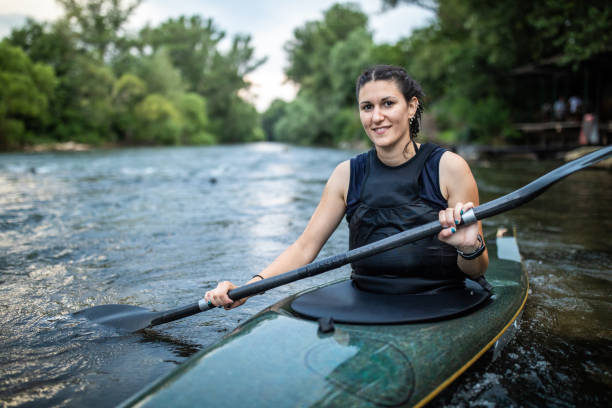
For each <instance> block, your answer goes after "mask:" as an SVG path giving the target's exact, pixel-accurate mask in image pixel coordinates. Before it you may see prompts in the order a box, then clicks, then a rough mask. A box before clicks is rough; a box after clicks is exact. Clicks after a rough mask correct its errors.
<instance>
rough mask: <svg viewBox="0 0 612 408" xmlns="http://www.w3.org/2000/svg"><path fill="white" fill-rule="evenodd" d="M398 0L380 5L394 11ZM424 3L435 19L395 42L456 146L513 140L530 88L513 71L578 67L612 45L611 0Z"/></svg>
mask: <svg viewBox="0 0 612 408" xmlns="http://www.w3.org/2000/svg"><path fill="white" fill-rule="evenodd" d="M400 1H401V0H400ZM400 1H396V0H384V3H385V4H386V5H387V6H390V7H393V6H395V5H396V4H397V3H398V2H400ZM403 3H411V4H417V5H423V3H424V2H423V1H414V0H405V1H403ZM425 3H427V4H425V5H426V6H427V8H429V9H431V10H434V11H435V12H436V17H437V19H436V21H435V22H434V23H433V24H431V25H430V26H428V27H425V28H422V29H420V30H416V31H415V32H414V33H413V34H412V36H411V37H410V38H407V39H404V40H402V41H400V42H398V43H397V44H396V49H397V50H399V49H401V50H402V52H403V53H404V55H405V58H404V59H405V61H406V62H405V64H404V65H405V66H406V67H407V68H408V70H409V71H410V72H411V74H412V75H413V76H414V77H415V78H416V79H418V80H419V81H420V82H421V83H422V85H423V88H424V89H425V91H426V92H427V94H428V99H427V101H428V102H429V104H430V105H431V108H432V111H433V112H434V113H435V115H436V119H437V121H438V126H439V127H440V128H441V129H443V134H444V137H447V138H449V137H452V138H454V140H453V141H458V140H464V141H474V140H475V141H481V142H488V143H490V142H495V141H496V140H498V139H499V138H501V137H504V138H506V139H507V138H512V137H516V132H515V131H514V128H513V126H512V122H513V120H516V119H515V118H514V117H515V116H517V115H519V114H520V109H522V108H523V105H524V104H521V105H520V106H515V105H513V101H514V100H525V98H529V96H530V90H529V89H522V88H521V87H520V85H518V86H517V83H516V82H515V80H514V79H513V77H512V76H511V75H510V72H511V70H512V69H513V68H516V67H520V66H522V65H525V64H534V63H536V64H537V63H538V62H541V61H548V62H549V63H550V61H555V62H556V63H557V64H560V65H571V66H574V67H575V66H577V64H578V63H579V62H580V61H583V60H585V59H587V58H589V57H591V56H593V55H595V54H597V53H600V52H604V51H609V50H610V47H611V46H612V34H611V32H610V26H612V4H611V3H610V2H605V1H592V2H588V3H587V2H575V1H569V0H567V1H558V0H544V1H537V2H533V1H527V0H518V1H510V0H503V1H497V2H486V3H483V2H480V1H476V0H467V1H465V0H439V1H427V2H425ZM447 130H448V131H447ZM452 135H454V136H452Z"/></svg>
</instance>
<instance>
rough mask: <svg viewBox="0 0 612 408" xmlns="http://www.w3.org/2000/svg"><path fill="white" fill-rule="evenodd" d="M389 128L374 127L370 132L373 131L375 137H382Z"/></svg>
mask: <svg viewBox="0 0 612 408" xmlns="http://www.w3.org/2000/svg"><path fill="white" fill-rule="evenodd" d="M390 127H391V126H381V127H376V128H373V129H372V130H373V131H374V133H376V134H377V135H382V134H384V133H385V132H386V131H387V130H388V129H389V128H390Z"/></svg>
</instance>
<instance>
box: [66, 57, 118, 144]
mask: <svg viewBox="0 0 612 408" xmlns="http://www.w3.org/2000/svg"><path fill="white" fill-rule="evenodd" d="M114 82H115V77H114V75H113V73H112V71H111V69H110V68H109V67H106V66H104V65H100V64H98V63H96V61H95V60H91V59H89V58H86V57H81V56H79V57H77V58H75V59H74V61H73V64H72V65H71V67H70V71H69V72H67V73H66V75H65V76H63V77H61V78H60V87H59V89H58V96H57V99H56V100H55V103H56V108H57V112H56V113H55V114H56V115H57V116H56V117H57V119H58V121H57V126H56V128H55V130H54V132H55V135H56V138H57V139H58V140H60V141H68V140H74V141H77V142H81V143H87V144H94V145H98V144H101V143H104V142H105V141H111V142H114V141H115V135H114V134H113V133H112V132H111V120H110V118H111V115H112V112H113V106H112V91H113V86H114ZM109 137H110V140H109Z"/></svg>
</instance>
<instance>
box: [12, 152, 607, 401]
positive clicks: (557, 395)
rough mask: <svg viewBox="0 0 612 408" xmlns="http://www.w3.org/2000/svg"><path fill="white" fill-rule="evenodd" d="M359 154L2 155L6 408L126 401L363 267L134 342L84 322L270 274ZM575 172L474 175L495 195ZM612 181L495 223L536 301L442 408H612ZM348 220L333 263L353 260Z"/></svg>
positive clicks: (334, 241) (595, 180)
mask: <svg viewBox="0 0 612 408" xmlns="http://www.w3.org/2000/svg"><path fill="white" fill-rule="evenodd" d="M354 153H355V152H350V151H342V150H334V149H316V148H297V147H289V146H284V145H278V144H266V143H262V144H251V145H242V146H231V147H227V146H220V147H205V148H151V149H128V150H113V151H98V152H85V153H75V154H52V153H46V154H36V155H29V154H3V155H0V345H2V348H1V349H0V403H1V404H2V405H3V406H7V407H12V406H37V407H40V406H42V407H45V406H60V405H61V406H74V407H76V406H92V407H108V406H114V405H116V404H117V403H119V402H121V401H122V400H124V399H125V398H127V397H128V396H130V395H131V394H133V393H134V392H136V391H138V390H139V389H140V388H142V387H143V386H145V385H146V384H148V383H149V382H150V381H152V380H153V379H155V378H158V377H159V376H161V375H163V374H165V373H167V372H169V371H170V370H172V369H173V368H174V367H176V365H177V364H179V363H181V362H183V361H185V359H186V358H187V357H188V356H190V355H191V354H193V353H194V352H196V351H197V350H199V349H201V348H203V347H206V346H208V345H210V344H212V343H214V342H216V341H217V340H219V339H220V338H222V337H223V336H224V335H225V334H226V333H227V332H228V330H231V329H232V328H233V327H235V326H236V325H237V324H239V323H240V322H241V321H243V320H244V319H246V318H248V317H249V316H251V315H252V314H254V313H255V312H257V311H258V310H260V309H262V308H264V307H265V306H267V305H269V304H271V303H273V302H275V301H277V300H279V299H281V298H283V297H285V296H287V295H289V294H292V293H295V292H296V291H298V290H301V289H305V288H307V287H310V286H312V285H315V284H319V283H323V282H326V281H328V280H333V279H336V278H339V277H341V276H345V275H346V274H348V269H347V268H342V269H340V270H337V271H333V272H329V273H327V274H324V275H322V276H318V277H315V278H311V279H308V280H305V281H300V282H295V283H292V284H290V285H287V286H285V287H282V288H278V289H275V290H272V291H269V292H267V293H266V294H264V295H262V296H258V297H254V298H252V299H250V300H249V302H247V303H246V304H245V306H243V307H241V308H239V309H237V310H234V311H230V312H226V311H224V310H214V311H211V312H207V313H206V314H201V315H198V316H194V317H191V318H187V319H183V320H180V321H177V322H173V323H169V324H166V325H163V326H159V327H157V328H156V329H154V330H149V331H147V332H146V333H144V334H125V333H119V332H116V331H113V330H111V329H105V328H101V327H98V326H94V325H92V324H90V323H88V322H84V321H79V320H75V319H73V318H72V317H71V316H70V313H71V312H74V311H77V310H80V309H82V308H85V307H89V306H93V305H98V304H110V303H123V304H131V305H137V306H141V307H146V308H151V309H156V310H164V309H169V308H172V307H175V306H179V305H183V304H188V303H191V302H193V301H196V300H197V299H198V298H199V297H201V296H202V295H203V293H204V292H205V291H206V290H208V289H209V288H211V287H213V286H214V285H215V283H216V282H217V281H218V280H221V279H228V280H232V281H235V282H237V283H240V282H243V281H245V280H247V279H248V278H249V277H250V276H251V275H253V274H255V273H258V272H259V271H260V270H261V269H262V268H263V267H265V266H266V265H267V263H269V262H270V261H272V260H273V259H274V257H275V256H276V255H278V254H279V253H280V252H281V251H282V250H283V249H284V248H285V247H286V246H287V245H289V244H290V243H291V242H292V241H293V240H294V239H295V238H296V237H297V236H298V235H299V233H300V232H301V231H302V230H303V228H304V227H305V225H306V223H307V222H308V219H309V217H310V215H311V213H312V211H313V209H314V207H315V206H316V204H317V202H318V199H319V197H320V195H321V191H322V189H323V187H324V184H325V181H326V179H327V177H328V176H329V174H330V173H331V171H332V170H333V168H334V166H335V165H336V164H337V163H339V162H340V161H342V160H345V159H347V158H349V157H351V156H352V155H353V154H354ZM558 165H560V163H558V162H533V161H496V162H479V163H472V168H473V171H474V174H475V176H476V178H477V180H478V184H479V188H480V193H481V200H482V201H483V202H484V201H488V200H490V199H493V198H496V197H498V196H499V195H502V194H505V193H507V192H510V191H512V190H514V189H516V188H518V187H520V186H522V185H524V184H526V183H527V182H529V181H531V180H532V179H534V178H536V177H538V176H540V175H542V174H543V173H545V172H546V171H549V170H551V169H552V168H554V167H556V166H558ZM611 202H612V177H611V174H610V173H609V172H606V171H582V172H580V173H577V174H575V175H572V176H570V178H568V179H566V180H564V181H562V182H561V183H559V184H557V185H555V186H554V187H552V188H551V189H550V190H549V191H548V192H546V193H545V194H544V195H543V196H542V197H540V198H538V199H537V200H536V201H534V202H532V203H530V204H528V205H527V206H525V207H523V208H521V209H517V210H514V211H512V212H508V213H505V214H502V215H499V216H497V217H495V218H493V219H490V220H486V221H485V223H484V227H485V235H486V238H487V239H493V237H494V236H495V231H496V230H497V228H499V227H505V228H508V229H510V230H512V229H516V231H517V235H518V239H519V245H520V248H521V252H522V254H523V257H524V261H525V267H526V268H527V271H528V272H529V275H530V284H531V290H530V297H529V300H528V302H527V305H526V308H525V312H524V314H523V319H522V322H521V325H520V329H519V331H518V333H517V334H516V336H515V337H514V339H513V340H512V341H511V343H510V344H509V345H508V346H506V348H505V349H504V351H503V354H502V356H501V357H500V358H498V359H496V360H495V361H485V360H483V361H482V362H479V363H478V364H477V365H476V366H475V367H473V368H472V369H470V370H468V372H466V374H465V375H463V376H462V377H461V378H460V379H459V380H458V381H457V382H456V383H455V384H453V385H452V386H451V387H450V388H449V389H448V390H447V391H445V392H444V393H443V394H442V395H441V396H440V398H439V399H438V400H437V401H436V402H435V403H434V405H435V404H437V405H454V406H467V405H474V404H475V405H487V406H489V405H492V404H503V405H533V406H541V405H553V406H573V405H587V404H588V405H595V406H603V405H607V401H608V400H609V399H610V397H612V392H611V390H612V357H610V356H612V341H611V340H610V339H611V338H612V336H611V334H612V333H611V332H612V323H611V321H610V315H611V314H610V312H611V305H612V295H611V290H610V289H611V288H612V285H611V281H612V274H611V270H610V265H612V242H611V240H610V231H611V230H612V218H611V217H610V215H609V214H610V210H612V205H611V204H610V203H611ZM347 238H348V233H347V228H346V223H345V222H343V223H342V224H341V226H340V228H339V229H338V231H337V232H336V233H335V234H334V235H333V236H332V238H331V240H330V241H329V242H328V244H327V245H326V246H325V247H324V249H323V251H322V253H321V256H327V255H332V254H336V253H340V252H343V251H345V250H346V247H347Z"/></svg>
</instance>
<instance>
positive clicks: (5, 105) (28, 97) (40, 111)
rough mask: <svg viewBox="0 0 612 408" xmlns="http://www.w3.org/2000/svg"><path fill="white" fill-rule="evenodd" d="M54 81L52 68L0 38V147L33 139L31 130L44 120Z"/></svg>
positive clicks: (14, 146) (19, 145)
mask: <svg viewBox="0 0 612 408" xmlns="http://www.w3.org/2000/svg"><path fill="white" fill-rule="evenodd" d="M56 84H57V80H56V78H55V74H54V72H53V68H51V67H50V66H48V65H45V64H34V63H32V61H31V60H30V58H28V56H27V55H26V54H25V53H24V52H23V51H22V50H21V49H20V48H18V47H13V46H11V45H10V44H9V43H8V41H2V42H0V148H2V149H15V148H20V147H23V146H25V145H27V144H29V143H32V142H34V141H35V140H34V139H35V135H33V134H32V133H31V131H32V130H38V129H40V128H41V127H42V124H44V123H45V122H46V121H47V120H48V105H49V99H50V98H51V96H52V94H53V90H54V88H55V86H56Z"/></svg>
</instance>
